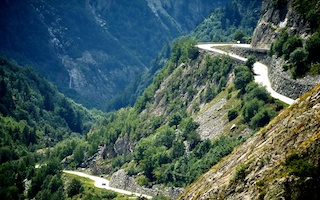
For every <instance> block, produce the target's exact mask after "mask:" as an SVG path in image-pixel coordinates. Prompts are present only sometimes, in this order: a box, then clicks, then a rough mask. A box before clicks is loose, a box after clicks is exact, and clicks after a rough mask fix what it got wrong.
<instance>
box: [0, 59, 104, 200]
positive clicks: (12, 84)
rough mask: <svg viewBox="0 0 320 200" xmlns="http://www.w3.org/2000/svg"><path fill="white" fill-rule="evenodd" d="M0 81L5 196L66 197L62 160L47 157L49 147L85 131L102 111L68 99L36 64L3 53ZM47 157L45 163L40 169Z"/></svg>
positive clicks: (0, 189)
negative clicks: (21, 62) (27, 64)
mask: <svg viewBox="0 0 320 200" xmlns="http://www.w3.org/2000/svg"><path fill="white" fill-rule="evenodd" d="M0 85H1V87H0V174H1V178H0V180H1V181H0V195H1V197H2V198H4V199H24V195H28V197H29V198H32V197H34V196H37V199H38V198H39V199H40V197H41V196H42V195H45V196H46V198H47V197H50V198H51V197H52V198H51V199H63V197H64V193H63V184H62V180H61V177H60V175H61V174H60V173H61V165H60V161H61V159H60V158H58V157H55V156H51V158H50V159H49V160H46V159H45V156H44V152H46V150H47V149H50V148H51V147H53V146H55V145H56V144H58V143H59V142H61V141H63V140H67V139H68V138H74V139H73V140H76V138H78V139H79V138H80V137H81V135H85V134H86V133H87V132H88V130H89V129H90V127H91V126H92V124H93V123H94V122H95V121H96V120H97V119H98V117H99V115H100V114H99V113H93V112H92V111H88V110H87V109H86V108H84V107H82V106H80V105H77V104H75V103H74V102H73V101H72V100H70V99H68V98H66V97H65V96H64V95H62V94H61V93H59V92H58V91H57V89H56V88H55V87H54V86H53V85H52V84H50V83H49V82H48V81H46V80H44V79H43V78H41V77H40V76H39V75H38V74H37V73H36V72H35V71H34V69H32V68H30V67H20V66H18V65H17V64H16V63H14V62H12V61H10V60H8V59H6V58H3V57H1V58H0ZM75 145H76V142H75V141H74V142H73V147H72V146H71V145H70V143H69V148H70V149H69V152H67V155H68V154H70V153H72V151H73V148H74V147H75ZM42 159H45V160H46V165H45V166H43V167H41V169H39V170H35V164H36V163H38V162H39V161H40V160H42ZM30 180H31V183H27V182H29V181H30ZM49 183H50V184H49ZM28 184H29V186H28ZM41 198H42V199H45V197H44V196H42V197H41Z"/></svg>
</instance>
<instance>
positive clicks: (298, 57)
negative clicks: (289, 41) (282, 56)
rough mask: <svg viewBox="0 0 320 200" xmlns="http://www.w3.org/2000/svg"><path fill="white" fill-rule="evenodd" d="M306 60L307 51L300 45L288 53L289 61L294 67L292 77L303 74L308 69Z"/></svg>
mask: <svg viewBox="0 0 320 200" xmlns="http://www.w3.org/2000/svg"><path fill="white" fill-rule="evenodd" d="M307 60H308V52H307V51H306V50H305V49H304V48H302V47H299V48H297V49H296V50H294V51H293V52H292V53H291V54H290V62H291V63H292V64H293V65H294V69H295V71H294V73H293V76H294V77H297V76H298V77H300V76H303V75H304V74H305V73H306V72H307V71H308V70H309V66H308V63H307Z"/></svg>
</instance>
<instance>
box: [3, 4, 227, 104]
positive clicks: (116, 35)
mask: <svg viewBox="0 0 320 200" xmlns="http://www.w3.org/2000/svg"><path fill="white" fill-rule="evenodd" d="M224 2H226V0H216V1H210V2H209V1H206V0H197V1H188V2H185V1H173V0H168V1H159V0H148V1H147V0H143V1H127V0H121V1H115V0H107V1H102V0H86V1H81V2H79V1H75V0H71V1H68V2H64V1H47V0H40V1H38V0H28V1H21V0H17V1H2V5H1V8H0V17H1V19H5V20H1V22H0V27H1V30H0V35H1V37H0V54H4V55H6V56H7V57H9V58H13V59H15V60H17V61H18V62H19V63H21V64H23V65H24V64H28V65H32V66H35V67H36V68H37V70H38V71H39V72H40V73H41V74H42V75H43V76H45V77H46V78H47V79H49V80H50V81H52V82H53V83H54V84H56V85H57V86H58V88H59V89H60V90H61V91H63V92H64V93H65V94H67V95H68V96H71V97H73V98H74V99H75V100H76V101H78V102H80V103H83V104H86V105H87V106H91V107H92V106H94V107H100V108H101V106H102V105H103V104H104V103H105V101H107V100H108V99H110V98H111V97H112V96H114V95H115V94H116V93H118V92H120V91H121V90H123V89H124V88H125V86H127V85H128V84H129V83H130V81H132V79H133V78H134V77H136V76H137V75H138V74H140V73H142V72H145V71H146V70H147V68H148V65H149V63H150V61H151V59H153V58H154V57H155V56H156V55H157V52H158V51H159V50H160V49H161V48H162V46H163V45H164V43H165V42H168V41H171V40H172V39H173V38H175V37H178V36H180V35H181V34H183V33H187V32H188V31H190V30H191V29H192V28H194V27H195V25H196V24H198V23H199V22H200V21H201V20H203V19H204V18H205V17H206V16H207V15H208V14H209V12H210V11H211V9H213V8H214V7H217V6H218V5H220V4H222V3H224Z"/></svg>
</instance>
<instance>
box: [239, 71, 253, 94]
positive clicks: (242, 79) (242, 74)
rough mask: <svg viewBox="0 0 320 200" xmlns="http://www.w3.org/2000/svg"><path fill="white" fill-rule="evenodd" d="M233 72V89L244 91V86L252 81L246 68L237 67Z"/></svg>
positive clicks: (251, 76)
mask: <svg viewBox="0 0 320 200" xmlns="http://www.w3.org/2000/svg"><path fill="white" fill-rule="evenodd" d="M234 72H235V76H236V77H235V80H234V84H235V88H236V89H241V91H242V92H244V91H245V88H246V85H247V84H248V83H250V82H251V81H252V80H253V75H252V73H251V71H250V70H249V68H248V67H247V66H237V67H236V68H235V69H234Z"/></svg>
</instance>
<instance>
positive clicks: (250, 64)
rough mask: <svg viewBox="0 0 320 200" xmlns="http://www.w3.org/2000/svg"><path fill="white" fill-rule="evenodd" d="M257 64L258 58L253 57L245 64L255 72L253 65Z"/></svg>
mask: <svg viewBox="0 0 320 200" xmlns="http://www.w3.org/2000/svg"><path fill="white" fill-rule="evenodd" d="M256 62H257V58H256V57H255V56H253V55H250V56H249V57H248V60H247V61H246V62H245V63H244V65H245V66H247V67H248V68H249V69H250V70H251V71H253V65H254V63H256Z"/></svg>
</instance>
